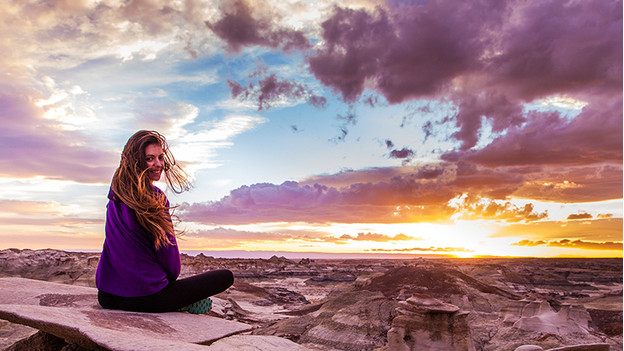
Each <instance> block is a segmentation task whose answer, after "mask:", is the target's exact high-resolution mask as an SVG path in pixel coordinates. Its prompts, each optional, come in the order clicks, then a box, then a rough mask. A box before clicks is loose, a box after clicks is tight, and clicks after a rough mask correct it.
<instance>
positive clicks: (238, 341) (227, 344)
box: [205, 335, 308, 351]
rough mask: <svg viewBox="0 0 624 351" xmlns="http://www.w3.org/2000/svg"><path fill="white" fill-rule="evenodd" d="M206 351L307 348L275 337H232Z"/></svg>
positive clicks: (215, 343)
mask: <svg viewBox="0 0 624 351" xmlns="http://www.w3.org/2000/svg"><path fill="white" fill-rule="evenodd" d="M205 350H206V351H232V350H236V351H261V350H264V351H277V350H279V351H306V350H308V349H307V348H305V347H303V346H301V345H298V344H296V343H294V342H292V341H290V340H288V339H284V338H279V337H276V336H262V335H234V336H230V337H228V338H224V339H221V340H218V341H215V342H214V343H213V344H211V345H210V347H207V348H205Z"/></svg>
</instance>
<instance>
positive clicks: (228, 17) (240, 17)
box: [206, 0, 310, 53]
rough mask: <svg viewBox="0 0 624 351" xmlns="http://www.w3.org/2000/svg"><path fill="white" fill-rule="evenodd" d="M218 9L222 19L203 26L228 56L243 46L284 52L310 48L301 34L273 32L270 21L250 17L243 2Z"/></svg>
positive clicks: (237, 1)
mask: <svg viewBox="0 0 624 351" xmlns="http://www.w3.org/2000/svg"><path fill="white" fill-rule="evenodd" d="M221 6H222V11H223V17H222V18H221V19H220V20H218V21H216V22H214V23H212V22H206V27H208V28H209V29H210V30H212V31H213V32H214V33H215V34H216V35H217V36H219V37H220V38H221V39H223V40H224V41H225V42H226V43H227V47H228V50H229V51H230V52H234V53H239V52H240V51H241V50H242V49H243V48H244V47H245V46H266V47H270V48H273V49H276V48H278V47H282V49H283V50H284V51H287V52H288V51H293V50H302V49H306V48H308V47H309V46H310V42H309V41H308V39H307V38H306V37H305V36H304V34H303V32H300V31H295V30H290V29H285V28H275V27H274V26H273V24H272V22H271V19H270V18H264V17H258V16H259V15H258V14H254V13H252V9H251V7H250V6H249V5H248V4H247V3H246V1H244V0H235V1H231V2H224V3H222V4H221ZM254 15H256V17H254Z"/></svg>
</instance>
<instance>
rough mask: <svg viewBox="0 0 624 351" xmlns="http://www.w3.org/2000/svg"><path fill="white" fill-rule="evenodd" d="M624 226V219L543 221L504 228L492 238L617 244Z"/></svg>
mask: <svg viewBox="0 0 624 351" xmlns="http://www.w3.org/2000/svg"><path fill="white" fill-rule="evenodd" d="M622 224H623V221H622V218H608V219H593V220H590V221H541V222H531V223H525V224H514V225H509V226H503V227H500V229H499V230H498V231H497V232H496V233H495V234H494V235H492V236H491V237H521V238H528V239H529V240H532V241H536V240H545V241H557V240H562V239H568V238H576V239H578V240H584V241H614V242H617V241H620V240H622Z"/></svg>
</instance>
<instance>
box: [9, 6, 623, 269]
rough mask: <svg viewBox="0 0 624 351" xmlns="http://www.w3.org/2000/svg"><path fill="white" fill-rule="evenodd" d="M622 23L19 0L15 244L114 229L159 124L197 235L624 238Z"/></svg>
mask: <svg viewBox="0 0 624 351" xmlns="http://www.w3.org/2000/svg"><path fill="white" fill-rule="evenodd" d="M622 41H623V38H622V2H621V1H609V0H578V1H563V0H556V1H550V0H534V1H524V0H522V1H519V0H518V1H501V0H489V1H488V0H484V1H456V0H443V1H427V0H417V1H403V0H389V1H387V2H382V1H367V0H352V1H325V0H320V1H303V0H299V1H297V0H266V1H251V0H247V1H245V0H239V1H210V0H188V1H185V0H25V1H24V0H4V1H2V2H1V3H0V53H1V54H0V75H1V79H0V86H1V88H0V248H2V249H4V248H32V249H38V248H57V249H69V250H99V249H101V247H102V243H103V240H104V220H105V206H106V203H107V198H106V195H107V193H108V189H109V186H110V180H111V177H112V175H113V172H114V171H115V169H116V167H117V165H118V164H119V159H120V152H121V149H122V148H123V146H124V144H125V142H126V141H127V139H128V138H129V137H130V136H131V135H132V134H134V133H135V132H136V131H137V130H140V129H150V130H157V131H159V132H161V133H162V134H164V135H165V136H166V137H167V140H168V142H169V144H170V146H171V150H172V152H173V154H174V156H175V157H176V159H177V160H178V161H179V162H180V163H181V164H183V165H184V166H185V168H186V170H187V171H188V172H189V173H190V174H191V175H192V177H193V182H194V188H193V189H192V190H191V191H189V192H186V193H183V194H181V195H176V194H174V193H173V192H171V191H167V195H168V196H169V199H170V201H171V203H172V204H174V205H177V208H176V210H175V213H176V214H177V215H178V216H179V217H180V219H181V220H182V223H180V224H179V228H181V229H184V230H185V234H184V236H183V237H182V239H181V240H180V241H179V244H180V249H181V250H182V251H190V250H196V251H201V250H204V251H226V250H227V251H232V250H242V251H254V252H259V251H270V252H274V251H280V252H305V253H309V252H322V253H332V254H336V255H337V256H340V255H345V256H346V254H347V253H350V254H354V253H357V254H377V255H382V254H383V255H388V254H411V255H416V256H418V255H429V254H444V255H455V256H459V257H472V256H477V255H501V256H531V257H559V256H585V257H614V256H615V257H621V256H622V239H623V231H622V228H623V223H622V217H623V201H622V171H623V169H622V165H623V164H622V161H623V159H622V150H623V148H622V140H623V131H622V50H623V48H622ZM158 185H159V186H160V187H161V188H162V189H163V190H166V185H165V184H161V183H159V184H158ZM305 255H306V254H302V256H305Z"/></svg>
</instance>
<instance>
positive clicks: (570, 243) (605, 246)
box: [512, 239, 623, 251]
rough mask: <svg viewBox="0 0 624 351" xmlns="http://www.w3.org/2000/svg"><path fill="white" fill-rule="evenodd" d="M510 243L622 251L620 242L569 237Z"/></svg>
mask: <svg viewBox="0 0 624 351" xmlns="http://www.w3.org/2000/svg"><path fill="white" fill-rule="evenodd" d="M512 245H515V246H549V247H567V248H574V249H583V250H616V251H622V248H623V245H622V242H613V241H606V242H595V241H584V240H570V239H562V240H558V241H545V240H537V241H532V240H521V241H519V242H517V243H514V244H512Z"/></svg>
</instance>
